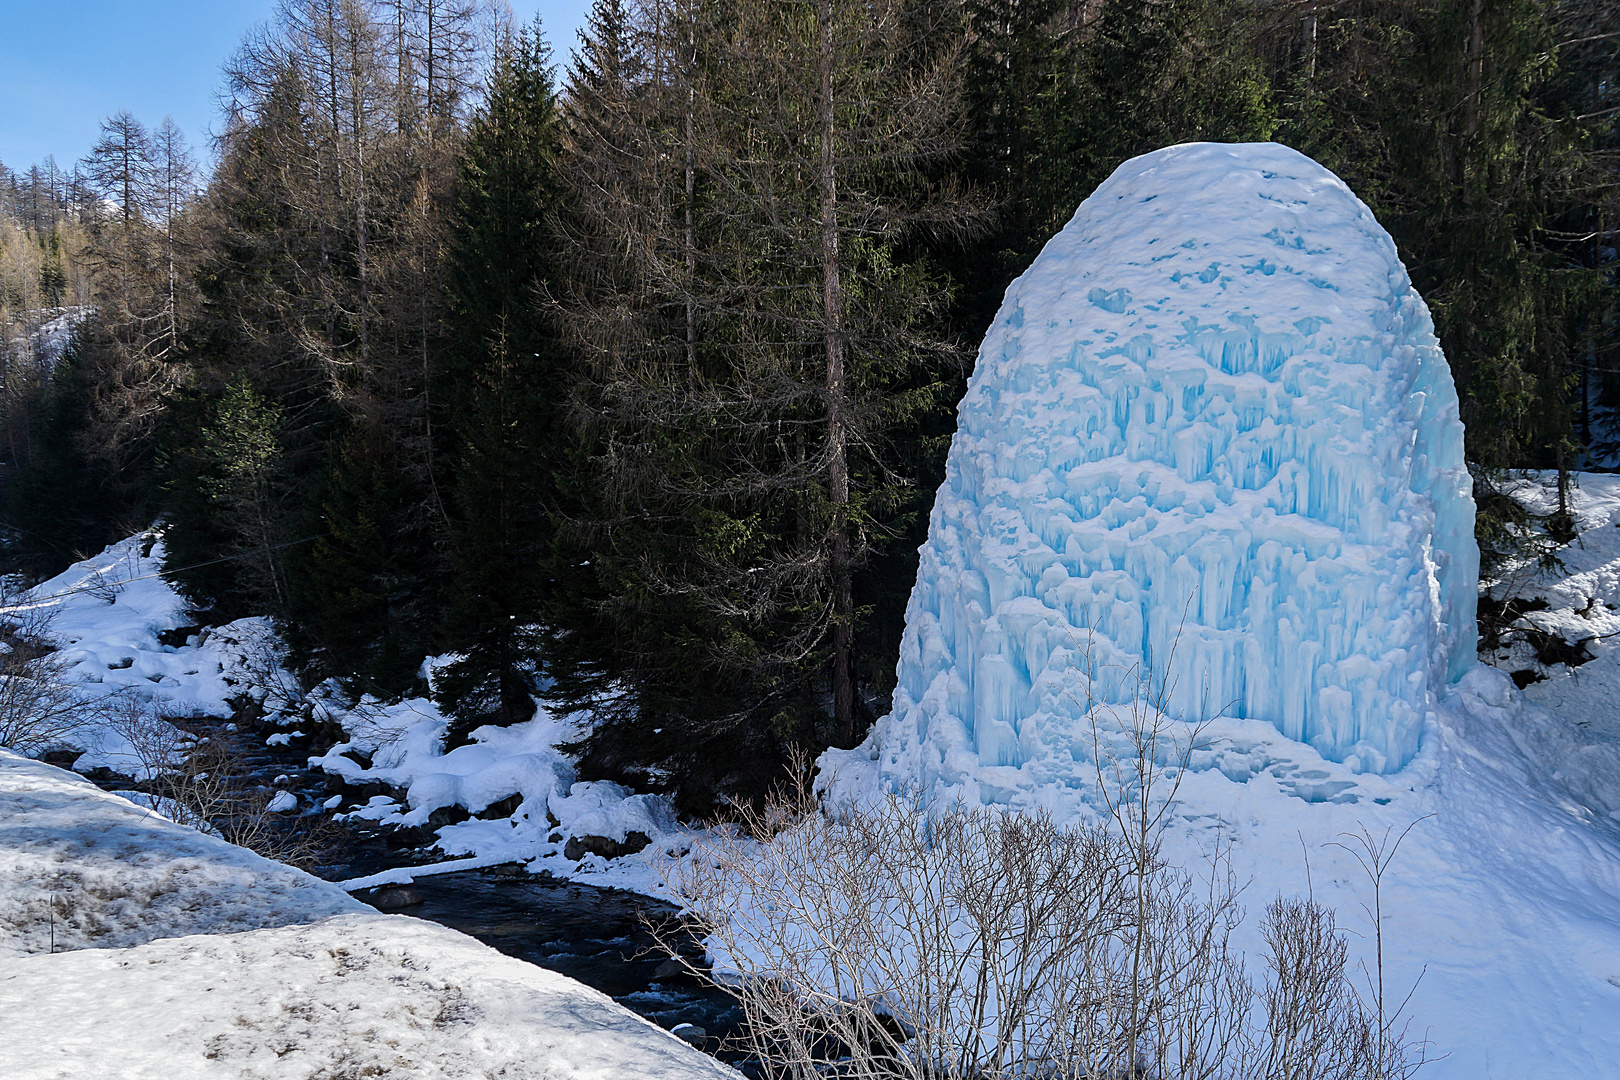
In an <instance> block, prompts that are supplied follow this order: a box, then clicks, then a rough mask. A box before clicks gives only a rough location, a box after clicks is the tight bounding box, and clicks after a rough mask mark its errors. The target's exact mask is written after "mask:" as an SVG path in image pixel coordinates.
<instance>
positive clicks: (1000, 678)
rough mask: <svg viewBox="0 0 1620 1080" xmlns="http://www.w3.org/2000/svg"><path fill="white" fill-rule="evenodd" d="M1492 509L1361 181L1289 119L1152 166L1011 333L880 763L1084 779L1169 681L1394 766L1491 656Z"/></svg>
mask: <svg viewBox="0 0 1620 1080" xmlns="http://www.w3.org/2000/svg"><path fill="white" fill-rule="evenodd" d="M1150 246H1151V248H1152V252H1151V254H1150V251H1149V249H1150ZM1166 251H1169V252H1171V253H1173V254H1174V256H1175V257H1173V258H1169V259H1167V258H1165V257H1164V253H1165V252H1166ZM1132 297H1148V298H1153V299H1154V302H1155V304H1157V305H1158V306H1157V309H1155V310H1141V309H1139V308H1138V307H1137V306H1133V304H1132V301H1131V298H1132ZM1161 297H1163V298H1165V299H1163V300H1162V301H1160V300H1159V299H1158V298H1161ZM1146 320H1152V321H1151V323H1150V322H1147V321H1146ZM1473 523H1474V503H1473V498H1472V484H1471V481H1470V478H1469V475H1468V472H1467V469H1466V468H1465V466H1464V463H1463V429H1462V424H1461V421H1460V419H1459V416H1458V404H1457V394H1456V391H1455V389H1454V387H1453V384H1452V379H1451V372H1450V369H1449V368H1448V366H1447V364H1446V360H1445V357H1444V356H1443V355H1442V353H1441V350H1440V346H1439V343H1438V342H1437V340H1436V339H1435V335H1434V329H1433V324H1432V322H1431V320H1430V316H1429V312H1428V309H1427V307H1426V306H1425V305H1424V303H1423V300H1422V299H1421V297H1419V296H1418V294H1417V292H1416V291H1415V290H1414V289H1413V288H1412V286H1411V283H1410V281H1409V280H1408V278H1407V274H1406V271H1405V269H1404V268H1403V267H1402V265H1401V263H1400V260H1399V258H1398V257H1397V255H1396V251H1395V246H1394V243H1393V242H1392V241H1391V240H1390V238H1389V235H1388V234H1387V233H1386V232H1385V231H1384V229H1383V228H1381V227H1380V226H1379V225H1378V223H1377V221H1376V220H1375V219H1374V218H1373V215H1372V213H1371V212H1370V211H1369V210H1368V209H1367V207H1366V206H1365V205H1364V204H1363V203H1362V202H1361V201H1360V200H1359V199H1357V198H1356V197H1355V195H1354V194H1353V193H1352V192H1351V191H1350V190H1349V188H1348V187H1347V186H1346V185H1345V184H1344V183H1343V182H1342V181H1341V180H1339V178H1338V177H1336V176H1334V175H1333V174H1332V173H1330V172H1329V171H1328V170H1326V169H1324V168H1323V167H1322V166H1320V165H1318V164H1317V163H1316V162H1314V161H1312V160H1310V159H1309V158H1307V157H1304V156H1303V155H1301V154H1299V153H1297V152H1295V151H1293V150H1290V149H1287V148H1285V147H1282V146H1278V145H1275V144H1269V143H1258V144H1211V143H1201V144H1188V145H1183V146H1174V147H1169V148H1167V149H1164V150H1160V151H1157V152H1155V153H1152V154H1148V155H1145V156H1143V157H1140V158H1136V159H1134V160H1132V161H1128V162H1126V163H1125V164H1124V165H1122V166H1120V168H1119V169H1118V171H1116V172H1115V173H1114V175H1113V176H1112V177H1110V178H1109V179H1108V180H1107V181H1106V182H1105V183H1104V184H1103V185H1102V186H1101V187H1099V188H1098V189H1097V191H1096V193H1095V194H1093V195H1092V196H1091V198H1089V199H1087V200H1086V201H1085V202H1084V203H1083V204H1082V205H1081V206H1080V208H1079V210H1078V211H1077V212H1076V213H1075V215H1074V218H1073V219H1072V220H1071V221H1070V222H1069V224H1068V226H1067V227H1066V228H1065V229H1064V230H1063V231H1062V232H1061V233H1060V234H1059V235H1058V236H1056V237H1054V238H1053V239H1052V240H1051V242H1049V243H1048V244H1047V245H1046V248H1045V249H1044V250H1043V251H1042V252H1041V254H1040V256H1039V257H1038V258H1037V259H1036V260H1035V262H1034V264H1033V265H1032V266H1031V267H1030V268H1029V270H1028V271H1027V272H1026V273H1025V274H1024V275H1023V276H1022V277H1020V278H1019V279H1018V280H1017V281H1016V282H1014V283H1013V285H1012V286H1011V287H1010V288H1009V289H1008V291H1007V296H1006V299H1005V302H1004V303H1003V305H1002V310H1001V313H1000V314H999V315H998V316H997V318H996V320H995V322H994V323H993V324H992V328H991V330H990V332H989V334H988V336H987V337H986V338H985V341H984V344H983V347H982V348H981V350H980V353H979V359H978V365H977V368H976V370H975V372H974V375H973V378H972V380H971V382H970V384H969V388H968V392H967V394H966V396H965V397H964V399H963V401H962V403H961V406H960V410H959V425H958V431H957V434H956V436H955V438H954V440H953V442H952V445H951V450H950V454H949V458H948V461H947V468H946V480H945V483H944V484H943V485H942V486H941V488H940V489H939V492H938V495H937V498H936V502H935V505H934V509H933V515H932V517H931V519H930V526H929V534H928V539H927V541H926V543H925V544H924V545H923V547H922V550H921V565H920V569H919V572H918V578H917V583H916V586H915V588H914V590H913V592H912V595H911V600H910V606H909V609H908V612H907V619H906V631H905V637H904V641H903V644H902V647H901V659H900V664H899V671H898V687H897V689H896V691H895V696H894V706H893V711H892V713H891V714H890V715H889V716H888V717H886V718H885V719H884V720H883V721H881V722H880V723H879V725H878V727H877V728H876V729H875V730H874V734H873V736H872V738H871V740H869V747H870V748H871V752H872V755H873V757H874V758H876V759H878V760H879V767H880V769H882V770H883V771H885V772H888V773H890V774H891V779H894V778H896V776H897V775H898V774H900V773H909V774H910V775H909V776H908V777H907V778H908V779H909V780H911V781H919V782H923V783H925V784H926V783H928V782H930V781H933V780H939V779H941V778H944V779H946V780H950V779H952V778H959V777H960V776H961V775H962V774H964V773H967V772H973V771H974V770H983V769H986V768H989V769H995V768H1005V767H1011V768H1013V769H1021V768H1023V767H1024V766H1026V764H1029V763H1032V762H1034V763H1038V764H1039V765H1040V767H1041V768H1042V769H1043V770H1044V775H1048V776H1051V775H1053V770H1056V771H1057V772H1058V773H1061V772H1062V770H1063V769H1064V768H1070V769H1072V770H1074V771H1076V772H1081V771H1084V770H1083V768H1082V766H1081V765H1080V764H1077V763H1079V762H1082V761H1083V760H1084V759H1086V757H1087V749H1086V743H1087V738H1086V732H1087V730H1088V729H1090V730H1091V731H1092V732H1093V733H1094V731H1095V727H1094V724H1095V721H1096V717H1097V715H1098V713H1099V708H1102V709H1103V711H1106V707H1107V706H1128V705H1129V704H1130V703H1132V702H1140V701H1141V700H1142V698H1143V696H1144V693H1146V694H1147V695H1148V696H1155V695H1161V696H1162V703H1163V704H1164V705H1165V709H1164V711H1165V713H1167V714H1169V715H1170V716H1172V717H1174V718H1177V719H1181V720H1189V721H1192V720H1198V719H1202V718H1207V717H1211V716H1216V715H1223V716H1229V717H1237V718H1248V719H1259V720H1264V721H1267V722H1269V723H1271V724H1273V725H1275V726H1276V728H1277V729H1278V730H1279V731H1280V732H1282V733H1283V734H1284V735H1285V736H1287V737H1288V738H1290V739H1294V740H1297V741H1300V742H1304V743H1308V744H1310V745H1311V746H1313V747H1315V748H1316V749H1317V750H1318V751H1319V752H1320V753H1321V754H1322V755H1323V756H1324V757H1326V758H1328V759H1330V760H1334V761H1339V762H1345V763H1347V764H1349V765H1350V766H1351V767H1352V768H1353V769H1355V770H1358V771H1371V772H1393V771H1396V770H1398V769H1400V768H1401V767H1402V766H1403V765H1405V764H1406V763H1407V762H1408V761H1410V760H1411V759H1412V757H1413V756H1414V754H1415V753H1416V752H1417V750H1418V746H1419V742H1420V739H1421V736H1422V734H1423V731H1424V727H1425V723H1426V721H1427V719H1428V718H1429V717H1430V716H1431V715H1432V713H1433V710H1434V705H1435V703H1436V700H1437V698H1438V696H1439V695H1440V694H1442V693H1443V692H1444V690H1445V687H1446V685H1447V683H1448V682H1449V681H1454V680H1456V679H1458V678H1460V677H1461V676H1462V675H1463V674H1464V673H1466V672H1467V671H1468V670H1469V668H1470V667H1471V666H1472V665H1473V663H1474V649H1475V629H1474V616H1475V610H1474V606H1475V589H1476V583H1477V578H1478V568H1479V554H1478V550H1477V548H1476V546H1475V543H1474V538H1473ZM918 774H921V775H918Z"/></svg>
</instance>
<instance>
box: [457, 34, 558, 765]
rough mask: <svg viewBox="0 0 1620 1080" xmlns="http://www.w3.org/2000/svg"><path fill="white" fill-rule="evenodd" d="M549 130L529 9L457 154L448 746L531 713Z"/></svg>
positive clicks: (539, 541)
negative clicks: (482, 728)
mask: <svg viewBox="0 0 1620 1080" xmlns="http://www.w3.org/2000/svg"><path fill="white" fill-rule="evenodd" d="M558 151H559V133H558V122H557V110H556V103H555V100H554V94H553V89H552V68H551V65H550V49H549V47H548V46H547V44H546V42H545V40H544V38H543V36H542V34H541V30H540V24H539V21H538V20H536V21H535V22H534V23H533V24H532V25H530V26H528V27H526V28H524V29H522V30H520V31H519V32H518V33H517V34H515V35H514V36H513V37H511V38H510V39H509V40H508V41H507V42H506V43H505V44H504V45H503V46H502V48H501V50H500V52H499V54H498V55H497V57H496V61H495V65H494V69H493V72H492V75H491V78H490V81H489V93H488V99H487V100H486V102H485V103H484V105H483V107H482V108H481V109H480V110H479V111H478V113H477V114H476V115H475V116H474V118H473V121H472V125H471V128H470V130H469V132H468V134H467V139H466V144H465V148H464V150H463V156H462V161H461V171H460V179H459V183H458V187H457V193H456V201H455V207H454V212H453V216H452V221H453V230H454V231H453V240H452V243H451V247H450V252H449V258H448V286H447V287H448V293H449V298H450V306H449V313H448V317H447V322H448V328H449V338H450V346H449V349H448V351H447V353H446V356H445V358H444V361H443V374H444V379H445V382H446V384H447V391H448V400H449V407H448V418H447V427H448V431H449V434H448V438H449V439H450V440H452V442H453V445H454V451H453V456H452V457H453V463H452V464H451V466H450V469H449V475H448V477H447V478H446V481H445V486H446V488H447V490H448V506H449V513H450V521H451V529H450V544H451V556H450V561H451V565H452V574H451V578H450V582H449V584H448V587H447V596H446V601H445V611H444V641H445V644H446V645H447V647H449V648H450V649H452V650H453V651H455V652H457V653H459V654H460V657H459V659H457V660H456V661H455V662H454V663H452V664H450V665H449V666H448V667H447V668H445V669H444V670H443V671H442V672H441V674H440V676H439V681H438V685H437V688H436V689H437V698H438V701H439V704H440V705H441V706H442V707H443V708H444V709H445V710H446V711H447V712H449V713H450V714H451V716H452V717H454V722H453V723H452V726H451V730H450V733H449V736H448V740H447V741H448V742H449V743H451V744H452V745H453V744H455V743H457V742H460V741H463V740H465V738H466V737H467V735H468V733H469V732H470V731H471V730H472V729H473V728H475V727H477V726H478V725H480V724H486V723H493V724H513V723H518V722H521V721H523V720H527V719H529V717H530V716H532V715H533V713H534V698H533V694H534V692H535V689H536V679H537V677H538V675H539V673H540V669H541V665H542V650H541V646H542V641H543V639H542V635H541V633H540V631H539V629H538V627H537V625H536V624H537V621H538V620H539V618H540V616H541V609H542V606H543V604H544V602H545V593H546V584H547V578H548V569H549V566H548V561H549V552H550V538H551V536H552V534H553V531H554V527H553V524H552V522H551V519H550V517H549V515H548V513H547V508H548V506H550V505H551V504H553V503H554V501H555V493H554V490H555V485H554V483H553V480H552V474H553V473H554V472H555V471H556V469H557V468H558V454H559V448H560V447H561V446H562V444H563V439H564V437H563V435H562V433H561V430H560V419H559V417H560V415H561V410H562V405H563V403H564V401H565V399H566V397H567V393H568V380H569V377H570V374H569V364H568V354H567V353H566V352H565V351H564V350H563V349H562V348H561V347H560V346H559V344H558V341H557V338H556V335H555V334H554V333H553V332H552V330H551V328H550V327H549V325H548V323H547V321H546V318H545V315H544V313H543V311H542V309H541V303H540V302H541V290H542V289H543V288H544V287H545V286H546V284H547V282H548V281H549V280H550V279H551V278H552V276H553V274H554V271H555V264H556V260H557V253H556V247H557V245H556V242H555V240H554V239H553V238H552V237H553V234H552V231H551V229H550V225H549V219H550V217H551V216H552V215H553V214H554V213H556V211H557V206H558V199H559V180H558V161H557V157H558Z"/></svg>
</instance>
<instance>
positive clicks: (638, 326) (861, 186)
mask: <svg viewBox="0 0 1620 1080" xmlns="http://www.w3.org/2000/svg"><path fill="white" fill-rule="evenodd" d="M597 12H598V21H599V22H600V23H601V24H604V25H608V24H612V23H615V22H616V25H613V26H612V32H613V33H614V35H615V37H616V40H614V41H613V42H611V43H602V44H600V45H598V46H597V47H592V48H588V50H587V52H586V54H585V55H586V57H587V62H588V63H595V62H597V61H598V60H599V59H600V58H608V57H611V58H614V59H613V62H614V63H616V64H618V65H619V68H618V70H603V69H601V68H591V69H587V70H585V71H582V72H580V77H579V78H577V79H576V85H578V86H579V87H580V90H581V92H580V93H578V94H577V95H576V94H574V93H572V92H571V93H570V95H569V100H570V105H571V107H572V108H573V109H574V111H573V113H572V114H571V117H570V139H571V142H572V145H573V146H575V147H578V152H577V156H576V161H577V172H576V189H577V191H578V192H579V196H578V205H579V207H580V209H579V215H578V219H577V222H578V223H577V226H576V228H577V233H576V234H575V247H576V248H577V249H578V250H580V251H581V252H582V255H581V259H580V265H579V270H578V271H577V273H576V275H575V278H576V283H577V285H578V291H577V293H576V294H575V296H574V297H573V298H572V299H571V303H570V304H569V305H568V306H567V309H566V314H567V317H568V319H569V322H570V325H571V326H572V327H573V328H574V329H575V330H576V333H577V335H578V341H579V344H580V347H581V349H582V351H583V353H584V354H585V357H586V359H587V360H588V361H589V364H590V370H591V375H592V378H591V386H590V387H589V388H588V390H587V393H586V398H587V400H586V406H587V408H588V409H589V411H590V414H591V422H592V424H593V427H592V429H591V430H592V432H593V436H594V439H595V442H594V444H593V449H594V451H595V458H594V463H595V465H596V466H597V467H598V468H599V469H600V477H601V479H600V487H601V490H602V491H603V493H604V495H603V498H602V499H601V501H600V503H599V504H598V510H599V512H600V516H599V517H598V518H597V519H596V520H595V521H594V522H592V523H591V525H592V527H593V530H594V531H593V534H592V535H593V542H592V545H591V550H590V561H591V562H592V564H593V566H594V568H595V570H596V581H597V583H598V585H599V586H600V588H601V591H602V593H603V601H602V603H601V606H600V608H599V612H600V614H601V615H602V617H603V618H604V619H605V621H606V622H607V623H608V624H609V625H610V626H611V634H610V635H608V636H610V637H611V639H612V647H613V649H614V650H615V653H616V655H617V658H618V664H617V667H618V670H619V671H621V672H622V673H623V677H622V678H620V679H618V680H615V681H614V682H613V683H611V684H609V685H603V683H602V682H598V683H597V684H596V686H595V687H594V688H593V693H592V696H590V697H588V698H580V697H573V696H571V694H570V693H569V688H570V686H571V685H572V684H571V683H570V682H569V681H568V679H566V678H564V679H561V680H560V681H559V684H558V686H559V692H560V696H561V698H562V700H563V701H564V703H565V704H567V705H581V706H583V705H589V706H590V707H591V708H593V709H594V710H595V713H596V723H595V725H594V727H593V729H592V731H591V733H590V735H589V736H588V738H587V740H586V742H585V745H584V746H583V747H582V748H583V749H584V751H585V753H586V761H587V765H588V767H591V768H598V767H600V768H603V769H604V770H609V769H612V768H629V767H631V766H632V765H636V764H639V765H640V766H641V767H642V768H648V767H652V768H655V769H656V770H657V771H658V772H660V773H662V775H664V776H665V777H668V778H671V779H673V780H674V782H675V783H677V784H679V785H681V786H682V787H683V789H684V790H683V794H685V795H687V796H688V797H689V798H690V799H691V800H692V803H693V804H701V803H702V801H703V800H704V799H705V798H707V797H712V796H713V795H714V794H716V793H717V792H719V791H721V790H723V789H725V788H726V787H728V786H738V785H740V786H748V785H751V784H753V783H755V782H756V781H758V780H759V779H760V778H761V777H762V776H764V775H767V774H769V772H771V771H772V770H774V768H775V767H776V762H777V761H778V760H779V759H780V757H781V755H782V753H783V752H784V749H785V747H786V746H788V745H791V744H793V743H795V742H797V743H802V744H808V745H811V746H818V747H819V746H824V745H826V744H827V743H828V742H836V743H839V744H850V743H852V742H853V741H854V740H855V739H856V738H858V736H859V734H860V730H861V727H862V725H863V724H864V722H866V721H867V720H869V719H870V718H871V715H872V713H871V712H870V711H869V706H868V705H867V703H866V701H865V700H864V698H865V694H864V692H863V691H864V689H865V688H863V687H861V686H860V685H859V680H860V678H861V675H862V672H863V670H869V669H867V668H865V666H864V665H862V664H861V663H860V661H859V657H858V655H857V650H858V647H859V643H860V640H861V634H860V632H859V631H860V626H861V624H862V623H863V621H864V620H865V619H866V618H867V615H868V612H867V611H866V610H865V607H866V605H865V604H863V602H862V598H861V597H860V596H858V594H857V591H856V588H857V582H858V581H861V580H863V577H862V574H861V571H862V570H863V568H864V567H866V566H867V565H868V564H869V562H870V560H871V559H872V558H873V557H874V555H876V554H877V553H879V552H881V551H882V550H883V549H884V548H885V547H886V546H887V545H889V544H891V543H893V542H894V541H895V539H896V538H897V537H898V536H900V535H903V533H904V530H905V528H906V526H907V525H908V524H909V523H910V522H911V521H913V520H914V519H915V517H916V515H917V511H918V504H917V499H916V497H915V492H916V490H917V489H916V487H915V480H914V478H913V477H912V476H910V475H907V473H905V472H903V471H902V468H903V467H904V466H906V465H909V464H911V462H910V461H909V460H908V459H907V454H906V453H905V452H904V451H903V450H902V446H903V444H905V443H906V442H907V441H908V433H909V429H910V427H911V425H913V424H917V423H918V422H919V421H920V420H921V418H923V417H924V416H926V415H929V414H931V413H935V412H937V411H940V410H942V407H943V406H944V405H945V404H946V402H945V400H944V394H943V393H942V390H943V389H944V388H945V387H946V386H948V385H949V383H948V380H947V379H946V378H942V374H943V373H946V372H952V373H954V371H953V369H954V368H955V367H956V365H957V364H958V363H959V357H958V355H957V354H956V353H955V351H954V350H953V349H952V348H951V346H950V343H949V342H947V341H944V340H942V339H941V338H940V337H939V336H938V335H937V334H936V333H934V332H933V331H934V328H935V327H936V326H938V323H939V316H940V314H941V312H942V310H943V305H944V303H945V302H946V300H947V298H948V287H947V283H946V282H944V281H943V280H942V278H941V277H940V276H939V275H938V274H937V273H934V272H932V271H931V270H930V269H929V268H928V267H927V266H926V265H924V264H922V263H920V262H918V261H917V260H916V259H915V258H914V257H912V258H908V257H906V251H907V249H906V245H907V244H908V243H909V242H910V241H911V240H912V239H914V238H915V237H917V236H921V235H925V234H928V233H936V234H945V233H950V232H955V231H961V230H962V229H964V228H965V227H967V225H968V223H969V222H971V220H972V218H973V216H974V214H975V212H976V209H977V207H976V204H975V202H974V200H973V199H971V198H970V197H967V196H966V195H964V193H963V192H962V191H961V190H960V189H959V188H957V187H955V186H953V185H952V184H950V183H949V182H948V178H946V177H945V174H944V172H943V170H941V169H940V168H939V166H940V165H941V163H943V162H944V161H946V160H948V159H949V158H950V157H951V156H952V155H953V154H955V153H956V152H958V150H959V132H960V118H961V75H962V67H961V50H960V43H961V36H960V25H959V23H957V22H955V20H954V14H953V12H954V9H953V8H952V7H951V6H950V5H929V4H904V3H894V4H881V5H876V6H873V5H854V4H845V3H843V2H841V0H828V2H824V3H822V4H820V5H817V6H812V7H807V8H802V9H801V8H790V7H783V6H781V5H775V4H770V3H757V4H747V5H740V6H727V7H722V6H720V5H705V4H701V3H692V4H685V5H677V6H674V7H661V6H655V5H649V6H647V7H645V8H637V9H634V10H633V11H632V12H631V13H630V17H629V18H628V19H626V18H624V17H623V16H622V15H621V14H619V13H618V12H617V10H616V9H614V8H610V7H609V6H607V5H599V6H598V8H597ZM626 23H628V26H626V25H625V24H626ZM626 45H628V46H629V47H628V48H626V47H625V46H626ZM627 76H628V77H627ZM576 103H577V104H576ZM912 254H913V255H914V254H915V253H914V252H913V253H912ZM614 666H615V665H613V664H601V665H598V666H595V667H593V668H591V669H590V670H591V671H592V672H593V673H594V674H596V675H597V676H599V677H602V676H605V675H606V673H607V672H608V671H609V670H611V669H612V668H613V667H614Z"/></svg>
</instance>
